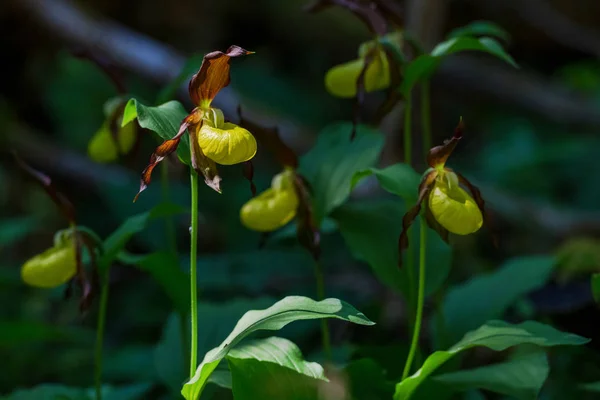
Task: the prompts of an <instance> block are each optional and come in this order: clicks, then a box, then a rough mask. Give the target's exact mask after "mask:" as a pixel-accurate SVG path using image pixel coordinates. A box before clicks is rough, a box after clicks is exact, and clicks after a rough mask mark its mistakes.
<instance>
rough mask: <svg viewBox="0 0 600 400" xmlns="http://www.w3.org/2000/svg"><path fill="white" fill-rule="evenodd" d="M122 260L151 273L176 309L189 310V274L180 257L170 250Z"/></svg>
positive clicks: (129, 256)
mask: <svg viewBox="0 0 600 400" xmlns="http://www.w3.org/2000/svg"><path fill="white" fill-rule="evenodd" d="M119 260H120V261H126V262H127V263H128V264H132V265H135V266H137V267H138V268H139V269H140V270H142V271H144V272H148V273H150V275H152V277H153V278H154V280H155V281H156V282H158V283H159V284H160V285H161V286H162V288H163V289H164V291H165V293H166V294H167V296H169V298H170V299H171V302H172V303H173V306H174V307H175V309H176V310H177V311H179V312H181V313H183V314H185V313H186V312H188V309H189V302H190V294H189V291H188V289H189V276H188V274H186V273H185V272H183V270H182V269H181V268H180V266H179V258H178V257H176V256H175V255H174V254H172V253H170V252H156V253H151V254H147V255H141V256H132V255H128V256H127V257H126V258H125V259H124V258H123V257H119Z"/></svg>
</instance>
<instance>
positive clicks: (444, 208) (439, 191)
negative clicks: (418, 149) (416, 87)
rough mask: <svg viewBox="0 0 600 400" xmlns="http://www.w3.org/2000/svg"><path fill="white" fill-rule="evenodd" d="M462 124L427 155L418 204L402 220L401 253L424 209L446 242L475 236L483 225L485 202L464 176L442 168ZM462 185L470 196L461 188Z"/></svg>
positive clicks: (430, 224) (432, 225)
mask: <svg viewBox="0 0 600 400" xmlns="http://www.w3.org/2000/svg"><path fill="white" fill-rule="evenodd" d="M462 131H463V123H462V120H461V121H460V123H459V125H458V127H457V128H456V129H455V131H454V136H453V137H452V138H451V139H450V140H447V141H445V142H444V144H443V145H441V146H436V147H434V148H432V149H431V150H430V151H429V154H428V155H427V163H428V164H429V167H430V168H429V169H428V170H427V171H426V172H425V174H424V175H423V178H422V179H421V184H420V185H419V198H418V201H417V204H416V205H415V206H414V207H413V208H411V209H410V210H409V211H408V212H407V213H406V214H405V215H404V218H403V219H402V233H401V234H400V240H399V247H400V251H401V252H402V250H404V249H406V248H408V233H407V232H408V228H409V227H410V225H411V224H412V223H413V221H414V220H415V218H416V217H417V215H419V213H420V211H421V207H422V205H425V217H426V218H427V222H428V224H429V226H430V227H432V228H433V229H435V230H436V231H437V232H438V233H439V234H440V236H441V237H442V238H443V239H444V240H446V241H447V239H448V234H449V233H454V234H457V235H468V234H470V233H474V232H477V231H478V230H479V228H481V226H482V225H483V223H484V222H485V216H486V214H485V202H484V201H483V198H482V197H481V193H480V192H479V189H477V188H476V187H475V186H474V185H473V184H471V183H470V182H469V181H468V180H467V179H466V178H465V177H464V176H462V175H461V174H459V173H457V172H454V171H453V170H451V169H450V168H447V167H446V166H445V164H446V160H447V159H448V157H449V156H450V154H452V151H453V150H454V148H455V147H456V145H457V143H458V141H459V140H460V139H461V137H462ZM461 184H462V185H464V186H465V187H466V188H467V189H469V191H470V192H471V194H469V193H467V192H466V191H465V190H464V189H463V188H462V187H461V186H460V185H461Z"/></svg>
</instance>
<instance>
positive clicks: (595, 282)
mask: <svg viewBox="0 0 600 400" xmlns="http://www.w3.org/2000/svg"><path fill="white" fill-rule="evenodd" d="M591 284H592V295H594V300H595V301H596V303H600V273H598V274H593V275H592V278H591Z"/></svg>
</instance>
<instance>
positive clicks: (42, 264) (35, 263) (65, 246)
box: [21, 241, 77, 288]
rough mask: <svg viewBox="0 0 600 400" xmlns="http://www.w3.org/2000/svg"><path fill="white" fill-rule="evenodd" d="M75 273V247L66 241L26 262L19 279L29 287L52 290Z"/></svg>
mask: <svg viewBox="0 0 600 400" xmlns="http://www.w3.org/2000/svg"><path fill="white" fill-rule="evenodd" d="M76 271H77V260H76V255H75V246H74V244H73V242H71V241H66V242H64V243H62V244H58V245H55V246H54V247H51V248H49V249H48V250H46V251H44V252H43V253H41V254H38V255H36V256H34V257H32V258H30V259H29V260H27V261H26V262H25V264H23V267H22V268H21V278H22V279H23V281H24V282H25V283H26V284H28V285H30V286H35V287H40V288H54V287H57V286H60V285H62V284H63V283H66V282H67V281H69V280H70V279H71V278H73V276H74V275H75V272H76Z"/></svg>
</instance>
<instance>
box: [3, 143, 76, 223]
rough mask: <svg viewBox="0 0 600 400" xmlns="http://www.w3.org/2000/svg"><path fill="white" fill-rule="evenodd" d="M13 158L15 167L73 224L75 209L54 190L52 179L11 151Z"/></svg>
mask: <svg viewBox="0 0 600 400" xmlns="http://www.w3.org/2000/svg"><path fill="white" fill-rule="evenodd" d="M13 156H14V157H15V160H16V162H17V165H18V166H19V167H20V168H21V169H22V170H23V171H25V172H26V173H27V174H28V175H29V176H31V177H32V178H33V179H34V180H36V181H37V182H38V183H39V184H40V185H41V186H42V188H43V189H44V191H45V192H46V193H47V194H48V196H49V197H50V198H51V199H52V201H53V202H54V204H56V206H57V207H58V209H59V210H60V211H61V212H62V213H63V215H64V216H65V218H66V219H67V220H68V221H69V223H71V224H75V207H73V204H72V203H71V202H70V201H69V199H67V197H66V196H65V195H64V194H62V193H61V192H59V191H58V190H57V189H56V187H55V186H54V184H53V183H52V179H51V178H50V177H49V176H48V175H46V174H44V173H42V172H40V171H38V170H36V169H35V168H33V167H32V166H30V165H29V164H27V163H26V162H25V161H24V160H23V159H22V158H21V157H19V155H18V154H17V153H16V152H15V151H13Z"/></svg>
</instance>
